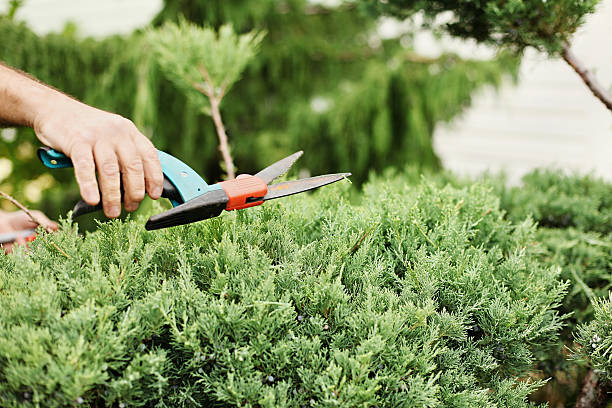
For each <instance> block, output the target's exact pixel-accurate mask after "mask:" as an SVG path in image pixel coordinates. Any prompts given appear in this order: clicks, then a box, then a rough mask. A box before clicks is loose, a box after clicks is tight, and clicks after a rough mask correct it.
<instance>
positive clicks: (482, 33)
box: [358, 0, 599, 53]
mask: <svg viewBox="0 0 612 408" xmlns="http://www.w3.org/2000/svg"><path fill="white" fill-rule="evenodd" d="M598 2H599V0H554V1H546V0H487V1H482V0H461V1H457V0H433V1H432V0H385V1H370V0H358V3H359V4H361V5H362V7H363V8H366V9H368V10H369V11H370V12H374V13H375V14H386V15H393V16H397V17H401V18H407V17H411V16H413V15H414V14H415V13H416V12H418V11H423V12H424V13H425V16H426V17H428V18H429V19H430V20H431V21H434V20H435V18H436V17H438V16H440V15H442V14H445V16H446V17H449V13H451V15H450V18H447V19H446V20H448V21H445V22H444V23H443V24H442V27H443V28H444V29H446V30H447V31H448V32H449V33H450V34H452V35H455V36H458V37H464V38H473V39H475V40H477V41H481V42H488V43H491V44H494V45H501V46H508V47H511V48H513V49H515V50H518V51H522V50H523V49H524V48H525V47H528V46H531V47H535V48H537V49H539V50H544V51H547V52H549V53H558V52H559V51H560V50H561V49H562V47H563V44H564V43H566V42H568V41H569V40H570V38H571V36H572V34H573V33H574V32H575V31H576V29H577V28H578V27H579V26H580V25H581V24H582V22H583V20H584V17H585V15H587V14H589V13H592V12H593V11H594V10H595V6H596V5H597V3H598Z"/></svg>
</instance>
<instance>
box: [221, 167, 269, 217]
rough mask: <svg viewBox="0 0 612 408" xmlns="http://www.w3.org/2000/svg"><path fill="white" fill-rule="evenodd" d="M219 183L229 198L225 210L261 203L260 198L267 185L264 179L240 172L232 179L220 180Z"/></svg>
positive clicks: (264, 193) (266, 189)
mask: <svg viewBox="0 0 612 408" xmlns="http://www.w3.org/2000/svg"><path fill="white" fill-rule="evenodd" d="M219 184H220V185H221V188H223V191H225V194H227V198H229V201H228V202H227V206H226V207H225V209H226V210H227V211H231V210H241V209H243V208H249V207H254V206H256V205H260V204H263V200H261V198H263V197H264V196H265V195H266V193H267V192H268V185H267V184H266V182H265V181H264V180H262V179H261V178H259V177H257V176H251V175H249V174H241V175H239V176H238V177H237V178H235V179H234V180H228V181H222V182H221V183H219ZM258 199H259V200H258Z"/></svg>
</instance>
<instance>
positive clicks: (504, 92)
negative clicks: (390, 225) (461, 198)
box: [434, 0, 612, 182]
mask: <svg viewBox="0 0 612 408" xmlns="http://www.w3.org/2000/svg"><path fill="white" fill-rule="evenodd" d="M573 49H574V51H575V53H576V54H577V55H578V56H579V57H580V58H581V59H582V60H583V61H584V62H585V64H586V66H587V67H589V68H593V69H594V70H596V72H597V75H598V77H599V79H600V82H602V84H604V85H606V86H608V87H610V86H611V85H612V0H604V1H603V2H602V3H601V4H600V7H599V10H598V12H597V14H595V15H593V16H591V17H590V18H589V19H588V21H587V24H586V25H585V26H584V27H583V28H582V29H581V30H580V32H579V33H578V34H577V36H576V38H575V40H574V46H573ZM434 145H435V148H436V151H437V152H438V154H439V155H440V156H441V158H442V162H443V164H444V165H445V166H446V167H447V168H449V169H451V170H453V171H456V172H459V173H464V174H472V175H474V174H478V173H480V172H482V171H485V170H489V171H493V172H497V171H500V170H505V171H506V172H507V174H508V176H509V178H510V181H511V182H518V180H519V179H520V177H521V176H522V175H523V174H524V173H525V172H527V171H529V170H531V169H533V168H536V167H557V168H562V169H566V170H569V171H574V170H575V171H579V172H594V173H595V174H597V175H600V176H602V177H604V178H606V179H608V180H612V113H611V112H609V111H607V110H606V109H605V107H604V106H603V104H601V103H600V102H599V101H598V100H596V99H595V98H594V97H593V96H592V94H591V93H590V91H589V90H588V89H587V88H586V87H585V85H584V84H583V82H582V81H581V80H580V78H579V77H578V76H577V75H576V73H575V72H574V71H573V70H572V69H571V68H570V67H569V66H567V65H566V64H565V63H564V62H563V61H562V60H558V59H556V60H550V59H548V58H546V57H545V56H543V55H540V54H537V53H535V52H533V51H532V52H528V53H527V56H526V58H525V60H524V62H523V64H522V67H521V70H520V78H519V83H518V85H517V86H515V85H513V84H507V85H506V86H504V87H502V89H501V90H500V91H499V92H498V93H496V92H494V91H492V90H485V91H483V92H481V93H479V94H478V95H477V96H476V97H475V98H474V100H473V105H472V107H471V108H470V109H469V110H468V111H467V112H466V113H465V114H464V115H462V116H461V117H459V118H457V119H456V120H455V121H454V122H453V123H452V124H450V125H448V126H439V127H438V129H437V131H436V133H435V137H434Z"/></svg>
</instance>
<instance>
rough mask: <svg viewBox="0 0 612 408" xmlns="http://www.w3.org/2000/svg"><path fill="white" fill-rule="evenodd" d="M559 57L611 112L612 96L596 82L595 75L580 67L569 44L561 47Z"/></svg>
mask: <svg viewBox="0 0 612 408" xmlns="http://www.w3.org/2000/svg"><path fill="white" fill-rule="evenodd" d="M561 55H562V56H563V59H564V60H565V62H567V63H568V64H569V65H570V66H571V67H572V68H573V69H574V71H576V73H577V74H578V75H580V78H582V80H583V81H584V83H585V84H586V86H587V87H588V88H589V89H590V90H591V92H592V93H593V95H595V97H596V98H597V99H599V100H600V101H601V102H602V103H603V104H604V105H605V106H606V108H608V110H610V111H612V95H611V94H610V92H609V91H608V90H607V89H606V88H605V87H604V86H603V85H601V84H600V83H599V81H597V78H596V77H595V75H594V74H593V73H592V72H591V71H589V70H588V69H586V68H585V67H584V66H583V65H582V62H580V61H579V60H578V58H576V56H575V55H574V53H573V52H572V50H571V49H570V45H569V44H567V43H566V44H565V45H564V46H563V53H562V54H561Z"/></svg>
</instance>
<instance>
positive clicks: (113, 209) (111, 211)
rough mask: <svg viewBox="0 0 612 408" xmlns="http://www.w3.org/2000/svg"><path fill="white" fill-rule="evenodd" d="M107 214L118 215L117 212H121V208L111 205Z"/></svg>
mask: <svg viewBox="0 0 612 408" xmlns="http://www.w3.org/2000/svg"><path fill="white" fill-rule="evenodd" d="M108 213H109V215H110V216H111V218H117V217H118V216H119V214H121V208H119V207H118V206H116V205H113V206H111V208H110V209H109V210H108Z"/></svg>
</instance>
